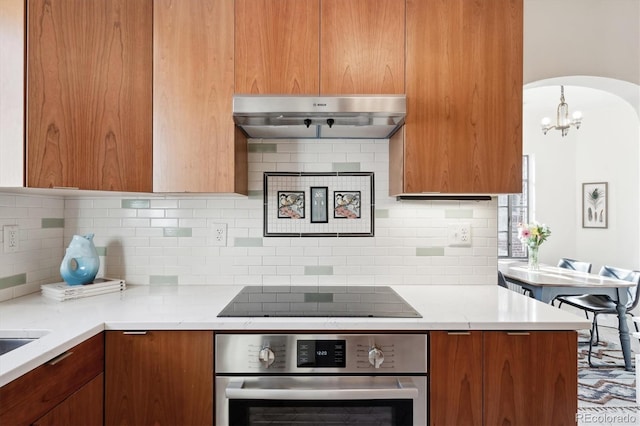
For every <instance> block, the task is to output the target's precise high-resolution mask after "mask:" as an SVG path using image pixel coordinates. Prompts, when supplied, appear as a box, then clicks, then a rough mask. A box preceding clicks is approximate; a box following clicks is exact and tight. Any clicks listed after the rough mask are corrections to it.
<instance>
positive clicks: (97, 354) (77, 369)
mask: <svg viewBox="0 0 640 426" xmlns="http://www.w3.org/2000/svg"><path fill="white" fill-rule="evenodd" d="M103 371H104V336H103V334H102V333H100V334H98V335H95V336H93V337H91V338H90V339H87V340H86V341H84V342H82V343H80V344H79V345H77V346H74V347H73V348H71V349H69V350H68V351H66V352H64V353H62V354H60V355H59V356H56V357H54V358H53V359H52V360H50V361H49V362H47V363H45V364H43V365H41V366H39V367H38V368H36V369H34V370H31V371H30V372H28V373H26V374H25V375H23V376H21V377H19V378H17V379H15V380H14V381H12V382H10V383H8V384H6V385H4V386H3V387H1V388H0V425H15V424H30V423H32V422H34V421H35V420H36V419H38V418H40V417H42V416H43V415H45V414H46V413H48V412H49V411H50V410H52V409H54V407H56V406H57V405H58V404H60V403H63V401H65V400H66V399H67V398H68V397H69V396H70V395H72V394H73V393H74V392H76V391H77V390H79V389H81V388H82V387H83V386H84V385H86V384H87V383H88V382H90V381H91V380H93V379H94V378H95V377H97V376H98V375H100V374H102V372H103ZM91 400H92V401H94V402H95V400H94V399H93V398H91ZM95 410H99V411H100V412H102V405H100V406H98V405H92V406H87V407H86V411H85V413H86V414H89V413H95ZM91 418H93V416H92V415H91V414H89V417H88V418H87V419H88V420H91ZM71 424H74V423H71ZM75 424H85V422H76V423H75Z"/></svg>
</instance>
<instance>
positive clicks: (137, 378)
mask: <svg viewBox="0 0 640 426" xmlns="http://www.w3.org/2000/svg"><path fill="white" fill-rule="evenodd" d="M105 424H106V425H160V424H163V425H178V424H182V425H211V424H213V332H212V331H147V332H122V331H107V332H106V339H105Z"/></svg>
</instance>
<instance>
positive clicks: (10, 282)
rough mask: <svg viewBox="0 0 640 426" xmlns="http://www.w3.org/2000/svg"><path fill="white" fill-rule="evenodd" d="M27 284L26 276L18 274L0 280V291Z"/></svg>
mask: <svg viewBox="0 0 640 426" xmlns="http://www.w3.org/2000/svg"><path fill="white" fill-rule="evenodd" d="M26 283H27V274H26V273H24V274H18V275H12V276H10V277H3V278H0V290H4V289H5V288H9V287H15V286H17V285H21V284H26Z"/></svg>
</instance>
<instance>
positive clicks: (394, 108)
mask: <svg viewBox="0 0 640 426" xmlns="http://www.w3.org/2000/svg"><path fill="white" fill-rule="evenodd" d="M406 111H407V102H406V96H405V95H349V96H293V95H292V96H272V95H235V96H234V97H233V120H234V122H235V123H236V125H237V126H238V127H240V128H241V129H242V130H243V131H244V132H245V133H246V134H247V136H248V137H250V138H256V139H303V138H306V139H319V138H324V139H329V138H330V139H337V138H340V139H388V138H389V137H390V136H391V135H393V134H394V133H395V132H396V131H397V130H398V129H399V128H400V127H402V125H403V124H404V117H405V115H406Z"/></svg>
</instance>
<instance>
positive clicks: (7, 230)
mask: <svg viewBox="0 0 640 426" xmlns="http://www.w3.org/2000/svg"><path fill="white" fill-rule="evenodd" d="M2 233H3V238H4V252H5V253H13V252H16V251H18V249H19V248H20V239H19V238H18V225H4V227H3V228H2Z"/></svg>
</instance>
